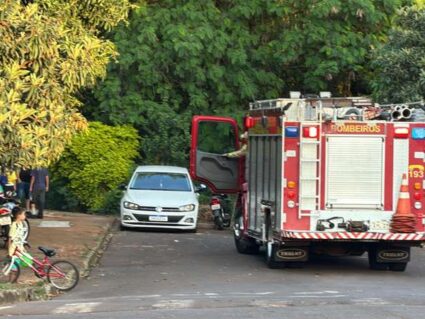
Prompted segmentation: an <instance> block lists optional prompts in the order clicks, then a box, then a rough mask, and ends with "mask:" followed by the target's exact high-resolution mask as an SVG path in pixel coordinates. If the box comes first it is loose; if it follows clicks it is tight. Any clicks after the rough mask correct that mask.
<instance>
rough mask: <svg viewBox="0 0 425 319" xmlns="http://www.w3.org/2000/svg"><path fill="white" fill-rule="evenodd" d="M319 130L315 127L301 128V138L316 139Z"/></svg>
mask: <svg viewBox="0 0 425 319" xmlns="http://www.w3.org/2000/svg"><path fill="white" fill-rule="evenodd" d="M318 136H319V130H318V128H317V126H307V127H303V137H313V138H314V137H318Z"/></svg>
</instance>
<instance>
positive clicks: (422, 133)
mask: <svg viewBox="0 0 425 319" xmlns="http://www.w3.org/2000/svg"><path fill="white" fill-rule="evenodd" d="M412 138H413V139H414V140H425V128H423V127H415V128H413V129H412Z"/></svg>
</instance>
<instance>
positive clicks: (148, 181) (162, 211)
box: [121, 166, 205, 232]
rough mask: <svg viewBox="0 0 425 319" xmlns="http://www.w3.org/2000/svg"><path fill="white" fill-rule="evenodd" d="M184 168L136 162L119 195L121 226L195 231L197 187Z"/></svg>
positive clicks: (197, 204)
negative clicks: (128, 179) (135, 166)
mask: <svg viewBox="0 0 425 319" xmlns="http://www.w3.org/2000/svg"><path fill="white" fill-rule="evenodd" d="M204 187H205V186H203V185H202V186H201V188H199V189H195V187H194V185H193V183H192V180H191V178H190V175H189V172H188V170H187V169H186V168H183V167H175V166H139V167H137V169H136V170H135V172H134V174H133V176H132V177H131V180H130V183H129V184H128V186H127V187H125V191H124V195H123V197H122V199H121V229H125V228H127V227H128V228H130V227H138V228H169V229H185V230H191V231H193V232H195V231H196V226H197V220H198V209H199V203H198V194H197V192H198V191H201V190H202V189H204Z"/></svg>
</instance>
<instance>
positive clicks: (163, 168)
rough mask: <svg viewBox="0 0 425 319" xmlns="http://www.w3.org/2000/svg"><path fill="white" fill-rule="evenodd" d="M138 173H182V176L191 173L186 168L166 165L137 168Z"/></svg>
mask: <svg viewBox="0 0 425 319" xmlns="http://www.w3.org/2000/svg"><path fill="white" fill-rule="evenodd" d="M136 172H155V173H182V174H188V173H189V172H188V170H187V168H186V167H179V166H165V165H142V166H138V167H137V168H136Z"/></svg>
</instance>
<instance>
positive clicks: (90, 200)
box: [50, 122, 139, 211]
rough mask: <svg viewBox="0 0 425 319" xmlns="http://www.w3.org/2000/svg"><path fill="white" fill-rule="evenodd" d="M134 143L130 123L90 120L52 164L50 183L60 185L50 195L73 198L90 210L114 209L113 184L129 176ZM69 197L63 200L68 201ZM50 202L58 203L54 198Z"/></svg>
mask: <svg viewBox="0 0 425 319" xmlns="http://www.w3.org/2000/svg"><path fill="white" fill-rule="evenodd" d="M138 146H139V136H138V134H137V131H136V130H135V129H134V128H132V127H131V126H114V127H112V126H107V125H104V124H101V123H98V122H92V123H90V125H89V129H88V130H87V131H86V132H84V133H81V134H78V135H76V136H74V137H73V139H72V142H71V143H70V144H69V145H68V146H67V148H66V149H65V152H64V153H63V154H62V157H61V159H60V160H59V162H57V163H56V164H55V166H54V167H53V172H52V176H53V178H54V180H53V183H59V184H58V185H60V186H61V187H59V188H55V187H52V191H53V192H55V194H54V196H56V197H59V198H62V199H63V197H64V195H65V196H66V197H69V198H75V199H76V201H75V200H74V205H76V206H80V207H82V208H83V209H84V208H85V209H88V210H90V211H105V210H111V211H114V208H116V206H117V203H118V201H119V199H117V198H116V196H115V194H116V191H117V187H118V185H119V184H121V183H124V182H126V180H127V178H128V177H129V174H130V172H131V169H132V168H133V165H134V162H133V161H134V159H135V158H136V157H137V154H138ZM64 181H65V182H64ZM61 195H62V196H61ZM69 198H67V199H65V200H64V202H65V203H69V202H70V200H69ZM111 198H112V199H113V200H115V202H113V201H111V200H110V199H111ZM50 202H51V203H52V202H53V204H54V205H55V203H54V202H56V205H58V203H57V200H56V201H55V199H52V198H50ZM60 204H61V206H60V207H59V208H61V209H63V208H65V207H63V204H64V203H60ZM111 205H112V207H111ZM66 208H68V207H66Z"/></svg>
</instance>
